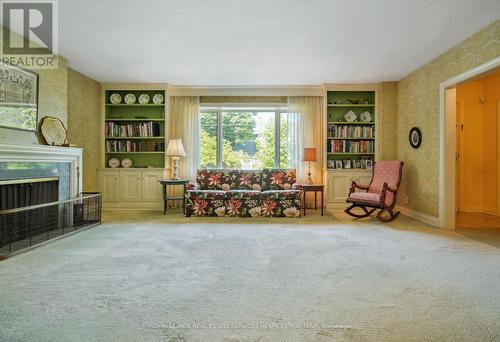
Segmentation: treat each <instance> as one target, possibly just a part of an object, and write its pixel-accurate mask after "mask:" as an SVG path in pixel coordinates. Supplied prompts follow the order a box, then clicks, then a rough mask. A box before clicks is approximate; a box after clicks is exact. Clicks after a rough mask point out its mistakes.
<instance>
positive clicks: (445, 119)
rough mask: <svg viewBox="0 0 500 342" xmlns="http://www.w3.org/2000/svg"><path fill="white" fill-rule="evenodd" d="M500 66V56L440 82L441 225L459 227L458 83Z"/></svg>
mask: <svg viewBox="0 0 500 342" xmlns="http://www.w3.org/2000/svg"><path fill="white" fill-rule="evenodd" d="M498 67H500V56H499V57H497V58H494V59H492V60H490V61H488V62H486V63H484V64H481V65H479V66H477V67H474V68H472V69H470V70H467V71H465V72H463V73H461V74H460V75H457V76H455V77H453V78H450V79H449V80H446V81H444V82H441V83H440V85H439V227H440V228H445V229H455V210H456V208H455V201H456V195H455V190H456V189H455V187H456V183H455V176H456V167H455V156H456V152H457V151H456V89H455V87H456V85H457V84H459V83H462V82H465V81H468V80H470V79H472V78H475V77H477V76H479V75H482V74H484V73H486V72H488V71H491V70H493V69H496V68H498Z"/></svg>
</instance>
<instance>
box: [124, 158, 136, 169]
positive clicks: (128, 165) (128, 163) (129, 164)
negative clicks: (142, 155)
mask: <svg viewBox="0 0 500 342" xmlns="http://www.w3.org/2000/svg"><path fill="white" fill-rule="evenodd" d="M132 165H134V163H132V160H130V159H128V158H125V159H122V166H123V167H124V168H126V169H128V168H131V167H132Z"/></svg>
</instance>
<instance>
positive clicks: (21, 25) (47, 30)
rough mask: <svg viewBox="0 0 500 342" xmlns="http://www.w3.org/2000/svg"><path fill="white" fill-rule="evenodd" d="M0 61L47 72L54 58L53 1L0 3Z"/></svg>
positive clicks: (55, 15) (55, 12) (55, 37)
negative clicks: (45, 69) (42, 69)
mask: <svg viewBox="0 0 500 342" xmlns="http://www.w3.org/2000/svg"><path fill="white" fill-rule="evenodd" d="M1 9H2V16H1V17H2V25H3V27H2V61H3V62H7V63H9V64H13V65H17V66H20V67H25V68H35V69H39V68H51V67H54V65H53V64H54V61H55V59H56V54H57V1H56V0H45V1H37V0H33V1H21V0H17V1H15V0H11V1H8V0H7V1H1Z"/></svg>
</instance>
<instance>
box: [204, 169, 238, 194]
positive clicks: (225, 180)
mask: <svg viewBox="0 0 500 342" xmlns="http://www.w3.org/2000/svg"><path fill="white" fill-rule="evenodd" d="M231 176H232V174H231V170H222V169H198V171H197V172H196V182H197V183H198V185H199V187H200V189H201V190H225V191H227V190H229V189H230V188H231V183H232V179H231Z"/></svg>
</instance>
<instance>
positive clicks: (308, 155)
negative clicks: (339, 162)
mask: <svg viewBox="0 0 500 342" xmlns="http://www.w3.org/2000/svg"><path fill="white" fill-rule="evenodd" d="M304 161H306V162H307V164H308V167H309V172H308V173H307V180H306V184H313V180H312V178H311V162H315V161H316V148H314V147H306V148H304Z"/></svg>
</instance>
